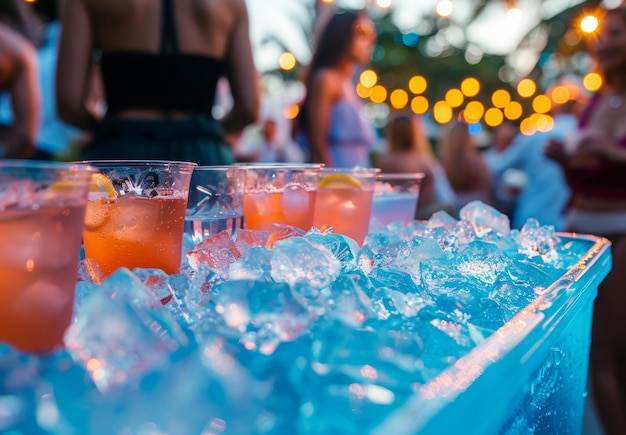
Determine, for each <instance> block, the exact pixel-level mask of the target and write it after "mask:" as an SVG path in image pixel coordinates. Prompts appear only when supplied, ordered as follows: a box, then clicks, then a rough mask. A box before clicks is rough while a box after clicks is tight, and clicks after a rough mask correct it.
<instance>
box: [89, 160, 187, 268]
mask: <svg viewBox="0 0 626 435" xmlns="http://www.w3.org/2000/svg"><path fill="white" fill-rule="evenodd" d="M89 163H90V164H91V165H93V166H95V167H96V168H97V169H98V170H100V173H99V174H96V175H94V177H93V179H92V184H91V191H90V193H89V202H88V204H87V213H86V216H85V226H84V231H83V241H84V244H85V257H86V258H91V259H94V260H95V261H96V262H97V263H98V265H99V266H100V268H101V269H102V271H103V272H104V274H105V275H110V274H111V273H113V272H114V271H115V270H117V269H118V268H120V267H126V268H128V269H131V270H132V269H133V268H136V267H138V268H151V269H161V270H163V271H164V272H166V273H168V274H176V273H178V272H179V271H180V260H181V250H182V236H183V228H184V223H185V212H186V210H187V197H188V188H189V181H190V178H191V173H192V170H193V167H194V166H195V163H185V162H159V161H152V162H150V161H146V162H143V161H92V162H89Z"/></svg>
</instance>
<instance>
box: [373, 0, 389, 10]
mask: <svg viewBox="0 0 626 435" xmlns="http://www.w3.org/2000/svg"><path fill="white" fill-rule="evenodd" d="M376 5H377V6H378V7H379V8H381V9H389V8H390V7H391V0H376Z"/></svg>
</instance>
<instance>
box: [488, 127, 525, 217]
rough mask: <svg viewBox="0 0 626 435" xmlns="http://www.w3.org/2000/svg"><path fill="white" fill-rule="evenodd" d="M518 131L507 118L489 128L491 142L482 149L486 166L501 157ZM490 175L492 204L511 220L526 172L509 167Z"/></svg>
mask: <svg viewBox="0 0 626 435" xmlns="http://www.w3.org/2000/svg"><path fill="white" fill-rule="evenodd" d="M518 132H519V128H518V126H517V125H516V124H515V123H514V122H513V121H510V120H508V119H505V120H503V121H502V122H501V123H500V124H499V125H497V126H495V127H493V128H492V129H491V134H492V140H491V143H490V145H489V146H488V148H487V149H486V150H485V151H483V155H484V157H485V161H486V162H487V166H489V167H491V165H492V161H494V160H495V161H498V160H500V159H501V158H502V154H503V153H505V152H506V150H507V149H508V148H509V146H510V145H511V143H512V141H513V139H514V138H515V135H516V134H517V133H518ZM491 175H492V187H493V192H492V195H493V200H494V205H495V206H496V208H497V209H498V210H500V211H501V212H502V213H504V214H506V215H507V216H508V217H509V219H511V220H512V219H513V213H514V211H515V207H516V206H517V197H518V195H519V193H520V189H521V187H522V184H523V183H524V182H525V178H526V174H525V173H524V172H523V171H521V170H519V169H518V168H513V167H511V168H507V170H506V171H505V172H502V173H499V172H493V171H492V174H491ZM512 181H513V183H512Z"/></svg>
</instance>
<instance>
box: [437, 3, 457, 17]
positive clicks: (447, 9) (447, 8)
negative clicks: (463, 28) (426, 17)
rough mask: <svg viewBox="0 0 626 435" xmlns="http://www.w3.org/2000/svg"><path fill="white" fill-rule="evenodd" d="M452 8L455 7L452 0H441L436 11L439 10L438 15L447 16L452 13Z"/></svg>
mask: <svg viewBox="0 0 626 435" xmlns="http://www.w3.org/2000/svg"><path fill="white" fill-rule="evenodd" d="M452 9H454V5H453V4H452V1H451V0H439V1H438V2H437V6H436V7H435V12H437V15H439V16H440V17H442V18H447V17H449V16H450V15H452Z"/></svg>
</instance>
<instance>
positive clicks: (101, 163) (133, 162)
mask: <svg viewBox="0 0 626 435" xmlns="http://www.w3.org/2000/svg"><path fill="white" fill-rule="evenodd" d="M73 163H79V164H87V165H91V166H94V167H96V168H101V167H144V166H145V167H147V166H163V167H170V166H171V167H181V168H184V167H190V168H195V167H196V166H198V164H197V163H195V162H185V161H179V160H149V159H147V160H139V159H129V160H124V159H102V160H100V159H95V160H79V161H75V162H73Z"/></svg>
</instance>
